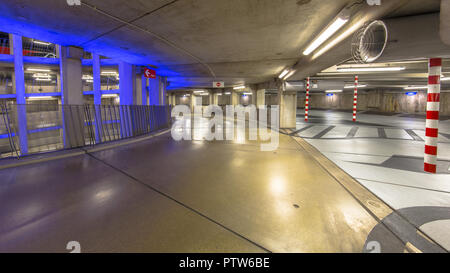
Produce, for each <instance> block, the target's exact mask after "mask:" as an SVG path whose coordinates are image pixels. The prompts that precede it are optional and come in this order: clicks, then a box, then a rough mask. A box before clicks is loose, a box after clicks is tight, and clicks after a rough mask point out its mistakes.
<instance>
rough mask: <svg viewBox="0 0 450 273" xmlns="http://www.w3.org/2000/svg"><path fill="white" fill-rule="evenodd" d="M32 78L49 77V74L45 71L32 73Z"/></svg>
mask: <svg viewBox="0 0 450 273" xmlns="http://www.w3.org/2000/svg"><path fill="white" fill-rule="evenodd" d="M33 78H51V76H50V75H49V74H45V73H35V74H33Z"/></svg>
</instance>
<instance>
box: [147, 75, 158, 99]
mask: <svg viewBox="0 0 450 273" xmlns="http://www.w3.org/2000/svg"><path fill="white" fill-rule="evenodd" d="M148 82H149V83H148V97H149V103H150V105H159V82H160V80H159V79H149V80H148Z"/></svg>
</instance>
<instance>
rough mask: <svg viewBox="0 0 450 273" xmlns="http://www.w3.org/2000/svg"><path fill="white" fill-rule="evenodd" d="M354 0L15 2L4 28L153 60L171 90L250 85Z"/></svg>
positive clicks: (414, 7)
mask: <svg viewBox="0 0 450 273" xmlns="http://www.w3.org/2000/svg"><path fill="white" fill-rule="evenodd" d="M391 1H401V0H391ZM353 2H354V1H352V0H330V1H323V0H306V1H305V0H246V1H242V0H227V1H224V0H154V1H144V0H127V1H123V0H122V1H121V0H109V1H102V0H82V3H83V5H81V6H68V5H67V4H66V1H63V0H10V1H7V2H6V3H2V5H1V6H0V13H1V14H2V17H1V18H0V30H1V31H5V32H13V33H18V34H21V35H23V36H26V37H30V38H37V39H41V40H46V41H49V42H54V43H59V44H62V45H75V46H81V47H84V48H85V49H86V50H87V51H93V52H97V53H99V54H102V55H105V56H108V57H110V58H118V59H122V60H124V61H127V62H130V63H133V64H139V65H149V64H151V65H155V66H157V67H158V73H159V74H160V75H163V76H168V80H169V82H170V83H171V85H170V87H171V88H184V87H209V86H211V82H212V81H213V80H223V81H225V83H226V85H235V84H240V83H246V84H252V83H260V82H264V81H267V80H270V79H272V78H274V77H276V76H277V75H278V74H279V73H280V72H281V70H282V69H283V68H285V67H286V66H292V65H293V64H295V63H296V62H297V61H298V59H299V57H300V55H301V51H302V49H303V48H304V47H305V46H307V44H308V43H309V42H310V41H311V40H312V39H313V38H314V37H315V35H317V33H319V32H320V31H321V30H322V28H323V27H324V26H326V25H327V24H328V23H329V22H330V20H331V19H332V18H334V16H335V15H336V14H337V13H338V12H339V11H340V10H341V9H342V8H343V7H345V6H346V5H348V4H350V3H353ZM356 2H361V1H356ZM425 2H426V3H425ZM439 3H440V1H439V0H429V1H422V0H410V1H408V4H407V5H403V6H402V7H400V8H398V9H396V10H392V11H390V12H388V13H386V14H384V16H385V17H395V16H403V15H412V14H417V13H423V12H432V11H438V10H439ZM329 58H333V56H332V55H330V56H329ZM338 61H339V60H335V62H334V63H333V64H336V63H337V62H338Z"/></svg>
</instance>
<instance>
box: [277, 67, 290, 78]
mask: <svg viewBox="0 0 450 273" xmlns="http://www.w3.org/2000/svg"><path fill="white" fill-rule="evenodd" d="M287 73H289V69H285V70H283V72H281V74H280V76H278V78H280V79H282V78H284V76H286V75H287Z"/></svg>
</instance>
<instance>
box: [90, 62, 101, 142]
mask: <svg viewBox="0 0 450 273" xmlns="http://www.w3.org/2000/svg"><path fill="white" fill-rule="evenodd" d="M100 71H101V68H100V56H99V55H98V54H95V53H93V54H92V77H93V88H94V90H93V91H94V105H95V140H96V142H97V143H99V142H101V139H102V137H101V133H102V130H101V128H100V127H101V126H99V125H100V123H98V121H100V122H101V120H102V116H101V112H100V106H99V105H101V104H102V90H101V85H102V83H101V78H100Z"/></svg>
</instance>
